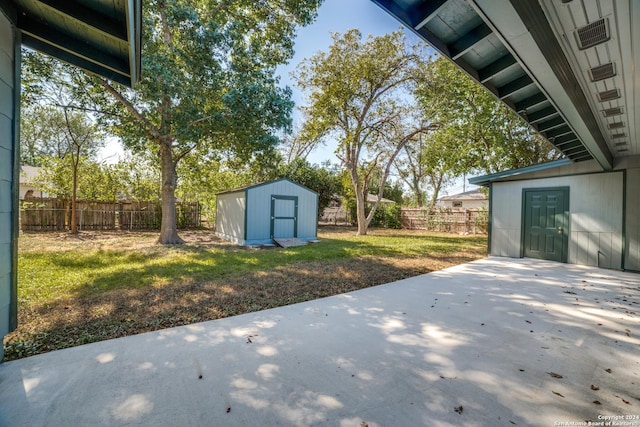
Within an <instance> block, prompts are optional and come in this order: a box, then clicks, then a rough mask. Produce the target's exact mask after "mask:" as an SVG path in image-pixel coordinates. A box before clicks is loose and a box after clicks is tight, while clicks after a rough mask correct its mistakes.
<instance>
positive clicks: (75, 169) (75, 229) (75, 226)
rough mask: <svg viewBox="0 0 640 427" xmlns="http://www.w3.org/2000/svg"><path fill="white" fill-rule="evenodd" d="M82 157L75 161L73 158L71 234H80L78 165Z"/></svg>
mask: <svg viewBox="0 0 640 427" xmlns="http://www.w3.org/2000/svg"><path fill="white" fill-rule="evenodd" d="M79 159H80V157H79V156H78V157H77V158H75V159H74V157H73V156H71V163H72V164H73V183H72V188H71V234H78V212H77V211H78V203H77V198H78V163H79Z"/></svg>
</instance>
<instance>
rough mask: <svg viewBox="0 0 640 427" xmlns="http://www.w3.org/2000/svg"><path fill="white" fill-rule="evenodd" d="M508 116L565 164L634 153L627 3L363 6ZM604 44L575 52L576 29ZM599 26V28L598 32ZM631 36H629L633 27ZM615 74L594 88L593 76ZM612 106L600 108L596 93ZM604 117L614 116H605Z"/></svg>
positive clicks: (632, 7) (438, 0) (631, 12)
mask: <svg viewBox="0 0 640 427" xmlns="http://www.w3.org/2000/svg"><path fill="white" fill-rule="evenodd" d="M372 1H373V2H374V3H376V4H378V5H379V6H380V7H382V8H383V9H384V10H386V11H387V12H389V13H390V14H391V15H392V16H394V17H396V18H397V19H398V20H400V21H401V22H402V23H404V24H405V25H407V26H408V27H409V28H410V29H411V30H412V31H414V32H415V33H416V34H418V35H419V36H420V37H422V38H423V39H424V40H425V41H427V42H428V43H429V44H430V45H431V46H432V47H433V48H435V49H436V50H438V51H439V52H440V53H441V54H442V55H444V56H446V57H448V58H449V59H450V60H452V61H453V62H454V63H456V64H457V65H458V67H460V68H461V69H463V70H464V71H465V72H467V74H469V75H470V76H471V77H472V78H474V79H475V80H476V81H478V82H479V83H480V84H482V85H483V86H484V87H485V88H486V89H487V90H489V91H490V92H491V93H493V94H494V95H495V96H496V97H497V98H499V99H500V100H502V101H503V102H504V103H505V104H506V105H507V106H509V107H510V108H512V109H513V110H514V111H516V112H517V113H518V114H520V116H522V118H523V119H525V120H526V121H527V122H529V123H530V124H531V126H532V127H533V128H535V129H536V130H537V131H538V132H539V133H540V134H541V135H542V136H543V137H545V138H546V139H547V140H549V142H551V143H552V144H554V145H555V146H556V147H557V148H558V149H559V150H560V151H562V152H563V154H564V155H565V156H566V157H567V158H569V159H571V160H572V161H583V160H589V159H595V160H596V161H597V162H598V164H599V165H600V166H601V167H602V168H603V169H605V170H610V169H612V168H613V163H614V158H615V157H620V156H628V155H634V154H639V153H640V152H639V151H638V150H639V147H638V145H639V144H640V142H639V141H638V140H639V139H640V138H638V135H639V134H640V133H639V132H640V130H639V129H637V127H636V125H635V123H636V122H638V121H639V120H638V118H639V114H640V108H639V107H638V106H637V105H636V104H637V103H638V102H639V101H638V99H640V96H639V92H640V82H639V81H638V79H637V77H636V74H637V72H634V70H638V69H640V52H639V50H640V42H638V29H637V27H638V26H637V25H636V26H634V25H632V22H638V19H640V2H638V1H637V0H617V1H616V0H601V1H599V2H587V1H583V0H563V1H562V2H561V1H556V0H531V1H528V0H527V1H523V0H372ZM599 21H606V22H607V23H608V24H607V26H606V30H607V31H608V37H603V38H602V39H601V40H600V41H599V42H597V43H595V44H593V45H591V46H588V47H584V46H580V43H579V39H578V36H577V34H578V33H579V31H580V30H581V28H582V27H585V26H587V25H589V24H594V23H597V22H599ZM603 27H604V25H603ZM634 27H635V28H634ZM607 63H613V64H614V66H617V70H618V72H617V73H614V75H612V76H611V75H610V76H608V77H605V78H602V79H599V80H598V79H594V78H593V76H592V74H591V73H592V71H593V69H594V67H597V66H600V65H603V64H607ZM611 90H613V91H614V92H615V91H616V90H617V95H618V96H617V97H615V98H614V99H611V100H603V99H601V94H602V93H605V92H606V91H611ZM606 111H610V112H612V111H616V113H615V115H612V116H608V115H607V113H606Z"/></svg>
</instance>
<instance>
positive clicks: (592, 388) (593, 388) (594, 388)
mask: <svg viewBox="0 0 640 427" xmlns="http://www.w3.org/2000/svg"><path fill="white" fill-rule="evenodd" d="M591 390H594V391H596V390H600V387H598V386H597V385H593V384H591Z"/></svg>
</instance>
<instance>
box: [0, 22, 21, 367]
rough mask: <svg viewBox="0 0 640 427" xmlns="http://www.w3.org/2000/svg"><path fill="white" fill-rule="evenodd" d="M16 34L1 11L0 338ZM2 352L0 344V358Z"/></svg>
mask: <svg viewBox="0 0 640 427" xmlns="http://www.w3.org/2000/svg"><path fill="white" fill-rule="evenodd" d="M16 46H17V45H16V34H15V31H14V28H13V26H12V25H11V24H10V22H9V21H8V20H7V18H6V17H5V15H4V14H3V13H2V12H1V11H0V342H1V340H2V338H3V337H4V336H5V335H6V334H7V333H8V332H10V330H11V329H12V328H13V327H14V326H15V325H14V319H13V317H12V316H13V315H14V311H15V307H14V308H13V309H12V301H13V300H14V299H15V292H16V289H15V271H14V266H15V264H14V259H15V253H14V249H15V247H16V246H17V245H16V243H17V241H16V239H17V235H16V234H15V233H14V219H15V218H17V216H15V215H14V213H13V209H14V204H15V200H14V199H15V197H14V194H15V191H14V185H15V186H17V181H14V176H15V174H14V163H15V162H14V158H15V157H14V154H15V151H14V150H17V146H16V143H15V141H16V139H17V134H16V132H17V128H18V126H17V124H16V123H17V120H18V118H17V114H16V111H17V108H16V106H15V105H14V100H15V95H16V91H17V89H18V87H17V85H18V84H17V83H16V80H17V79H16V74H17V73H16V70H17V67H16V64H15V61H16ZM3 353H4V349H3V346H2V345H1V344H0V360H2V356H3Z"/></svg>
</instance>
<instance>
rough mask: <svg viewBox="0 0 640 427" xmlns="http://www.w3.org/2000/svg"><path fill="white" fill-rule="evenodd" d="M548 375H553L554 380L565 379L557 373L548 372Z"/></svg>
mask: <svg viewBox="0 0 640 427" xmlns="http://www.w3.org/2000/svg"><path fill="white" fill-rule="evenodd" d="M547 374H549V375H551V376H552V377H553V378H564V377H563V376H562V375H560V374H556V373H555V372H547Z"/></svg>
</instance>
